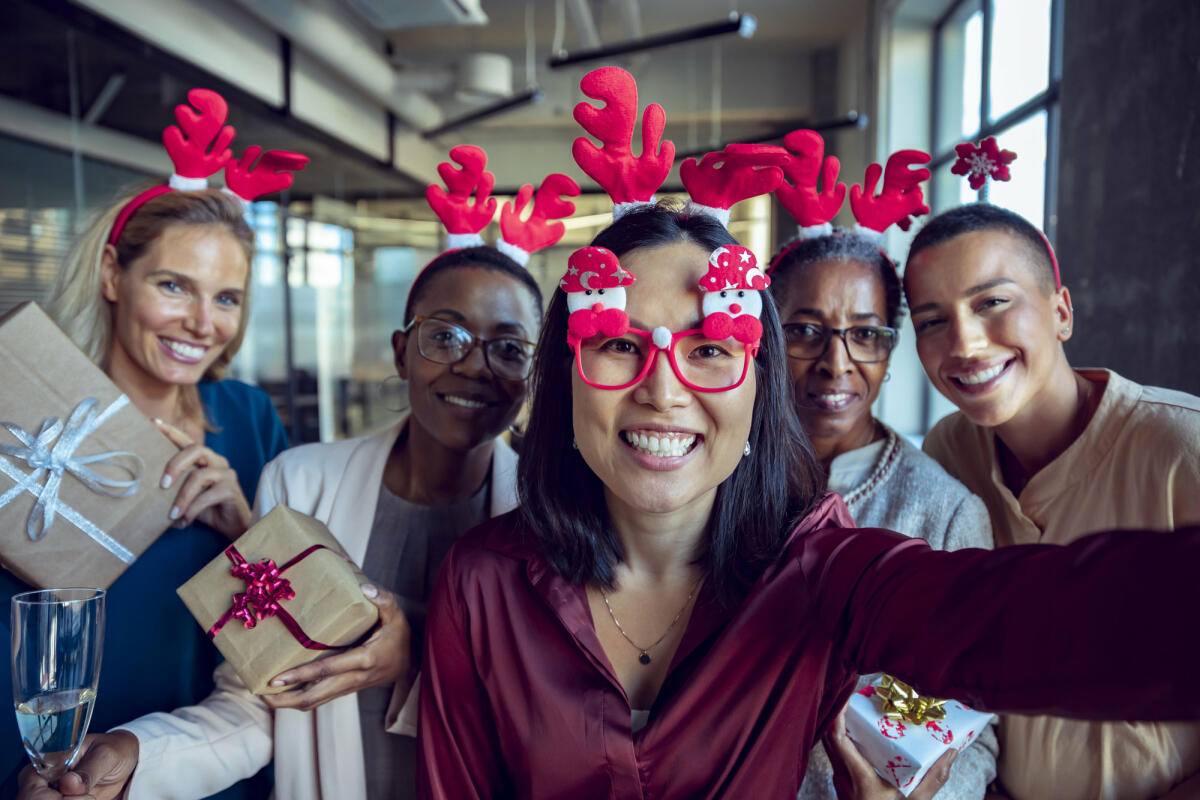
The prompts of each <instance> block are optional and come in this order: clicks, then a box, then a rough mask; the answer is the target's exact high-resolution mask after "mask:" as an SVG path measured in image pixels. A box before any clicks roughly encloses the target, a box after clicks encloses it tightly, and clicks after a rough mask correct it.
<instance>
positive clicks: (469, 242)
mask: <svg viewBox="0 0 1200 800" xmlns="http://www.w3.org/2000/svg"><path fill="white" fill-rule="evenodd" d="M482 245H483V237H482V236H480V235H479V234H478V233H447V234H446V249H447V250H461V249H463V248H464V247H480V246H482Z"/></svg>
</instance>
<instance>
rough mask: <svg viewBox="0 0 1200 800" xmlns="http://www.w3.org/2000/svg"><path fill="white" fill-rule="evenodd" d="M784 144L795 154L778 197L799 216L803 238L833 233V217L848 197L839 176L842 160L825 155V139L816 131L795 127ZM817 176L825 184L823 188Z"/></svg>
mask: <svg viewBox="0 0 1200 800" xmlns="http://www.w3.org/2000/svg"><path fill="white" fill-rule="evenodd" d="M783 146H784V147H786V148H787V149H788V150H790V151H791V153H792V158H791V160H790V161H789V162H788V163H787V164H785V165H784V167H783V174H784V175H785V176H786V180H784V181H783V182H782V183H780V184H779V188H777V189H776V190H775V197H777V198H779V202H780V203H781V204H782V205H783V207H784V208H786V209H787V210H788V213H789V214H791V215H792V218H793V219H795V220H796V224H797V225H798V226H799V228H800V236H801V237H802V238H807V237H812V236H827V235H829V234H830V233H833V224H832V221H833V218H834V217H836V216H837V213H838V211H839V210H841V208H842V203H843V202H844V201H845V199H846V184H844V183H839V182H838V179H837V177H838V170H839V169H840V167H841V164H840V162H839V161H838V159H837V157H836V156H828V157H826V156H825V140H824V139H822V138H821V134H819V133H817V132H816V131H810V130H798V131H792V132H791V133H789V134H788V135H787V136H784V137H783ZM818 179H820V181H821V185H822V186H823V187H824V188H823V189H822V190H821V191H818V190H817V180H818Z"/></svg>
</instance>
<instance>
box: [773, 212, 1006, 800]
mask: <svg viewBox="0 0 1200 800" xmlns="http://www.w3.org/2000/svg"><path fill="white" fill-rule="evenodd" d="M771 281H772V282H771V294H772V296H773V297H774V298H775V303H776V305H777V306H778V307H779V317H780V320H781V321H782V322H783V333H784V339H785V342H786V347H787V355H788V359H787V362H788V368H789V371H790V372H791V376H792V386H793V388H794V390H795V408H796V415H797V416H798V417H799V419H800V424H801V425H802V426H803V427H804V430H805V432H806V433H807V434H808V436H809V439H811V440H812V443H813V450H814V452H815V454H816V456H817V459H818V460H819V461H820V462H821V463H822V464H823V465H824V467H825V469H826V471H827V472H828V475H829V483H828V488H829V490H830V491H834V492H837V493H838V494H840V495H842V498H843V499H844V500H845V501H846V505H847V506H848V507H849V508H850V513H851V515H852V516H853V517H854V521H855V523H856V524H858V525H861V526H864V527H878V528H890V529H891V530H895V531H901V532H903V533H907V534H909V535H911V536H920V537H921V538H923V539H925V540H926V541H928V542H929V544H930V546H931V547H933V548H935V549H938V550H957V549H959V548H962V547H987V548H991V547H992V529H991V525H990V523H989V522H988V513H987V509H986V508H985V507H984V505H983V501H981V500H980V499H979V498H978V497H976V496H975V495H974V494H972V493H971V492H969V491H968V490H967V489H966V487H964V486H963V485H962V484H961V483H959V482H958V481H956V480H955V479H954V478H952V477H950V475H949V474H947V473H946V471H945V470H944V469H942V468H941V467H940V466H938V464H937V462H935V461H934V460H933V459H932V458H930V457H929V456H927V455H925V454H924V453H922V452H921V451H920V450H918V449H917V448H916V447H913V446H912V445H911V444H909V443H908V442H907V441H906V440H905V439H904V437H903V436H900V435H899V434H897V433H896V432H895V431H893V430H892V429H891V428H889V427H888V426H887V425H884V424H883V423H882V422H880V421H879V420H877V419H875V417H874V416H872V414H871V406H872V404H874V402H875V398H876V397H878V396H879V388H880V386H881V385H882V384H883V382H884V381H885V380H887V374H888V363H889V360H890V359H891V355H892V350H893V349H894V347H895V345H896V341H897V334H898V331H897V327H898V326H899V324H900V318H901V316H902V314H903V310H902V308H901V302H900V297H901V293H900V279H899V276H898V275H897V273H896V268H895V267H894V266H893V265H892V262H891V261H890V260H889V259H888V258H887V257H886V256H885V255H884V254H883V253H882V252H881V251H880V250H879V249H878V248H877V247H876V246H875V245H874V244H872V243H870V242H868V241H867V240H866V239H864V238H862V237H861V236H858V235H855V234H853V233H849V232H846V233H836V234H831V235H826V236H818V237H814V238H809V239H802V240H800V241H798V242H797V243H795V244H793V245H790V246H788V247H785V248H784V249H783V250H782V251H781V253H780V255H778V256H776V258H775V260H774V267H773V269H772V271H771ZM874 677H877V676H865V677H864V678H862V679H861V680H862V682H867V681H869V680H871V679H872V678H874ZM835 727H840V726H835ZM843 741H844V737H843ZM834 750H835V752H833V753H832V755H833V758H834V762H836V763H837V769H838V771H840V772H845V773H849V774H853V775H854V776H855V780H856V782H858V783H860V784H865V785H866V787H865V788H868V789H869V788H872V784H874V785H877V786H878V789H879V792H880V796H884V797H889V796H891V794H892V793H894V792H895V789H894V788H891V787H889V786H887V785H886V784H884V782H883V781H882V780H879V779H878V778H876V776H875V775H874V774H873V770H872V769H871V767H870V765H868V764H867V763H866V761H865V759H863V758H862V757H861V756H860V755H859V754H858V752H857V750H856V749H855V748H854V746H853V745H849V746H848V747H845V748H843V747H841V746H840V745H839V743H838V742H836V741H835V742H834ZM997 750H998V748H997V743H996V736H995V734H994V733H993V732H992V730H991V727H990V726H989V728H988V730H987V731H985V732H984V733H983V735H982V736H981V737H980V738H979V739H978V740H977V741H976V743H975V744H974V745H972V746H971V747H969V748H967V749H966V750H964V751H963V752H962V753H961V754H960V755H959V756H958V758H957V759H956V760H955V764H954V766H953V767H952V768H950V769H949V770H948V771H947V770H938V769H934V770H931V771H930V772H929V774H928V776H927V778H926V779H925V781H924V782H923V783H922V785H921V787H920V788H918V789H917V790H916V791H915V792H914V793H913V794H912V795H911V797H914V798H918V800H920V798H925V797H932V796H933V794H934V793H935V792H936V793H937V797H938V798H939V800H969V799H970V798H981V797H983V796H984V794H985V793H986V790H987V784H988V782H989V781H991V780H992V779H993V778H994V777H995V775H996V755H997ZM939 790H940V791H939ZM837 796H838V795H837V793H836V792H835V790H834V766H833V764H831V762H830V758H829V755H827V754H826V751H825V749H824V747H822V746H821V745H817V746H816V747H815V748H814V750H813V754H812V757H811V759H810V760H809V767H808V776H807V777H806V778H805V780H804V784H803V786H802V787H801V790H800V797H801V798H802V799H803V800H817V799H818V798H821V799H822V800H833V798H835V797H837ZM857 796H859V797H870V796H871V793H870V792H869V791H860V792H859V793H858V795H857Z"/></svg>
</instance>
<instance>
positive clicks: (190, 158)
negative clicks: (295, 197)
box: [108, 89, 308, 246]
mask: <svg viewBox="0 0 1200 800" xmlns="http://www.w3.org/2000/svg"><path fill="white" fill-rule="evenodd" d="M188 102H189V103H191V106H188V105H184V104H182V103H181V104H180V105H177V106H175V119H176V121H177V122H178V123H179V124H178V125H170V126H168V127H167V128H166V129H165V130H163V137H162V138H163V146H164V147H165V148H166V150H167V155H169V156H170V157H171V163H172V164H174V165H175V172H174V174H172V175H171V177H170V178H169V179H168V181H167V184H166V185H165V186H155V187H153V188H151V189H147V190H146V191H144V192H142V193H141V194H139V195H138V196H137V197H134V198H133V199H132V200H130V201H129V202H128V203H126V204H125V206H124V207H123V208H122V209H121V210H120V212H119V213H118V214H117V218H116V221H115V222H113V227H112V232H111V233H110V234H109V236H108V243H109V244H110V245H113V246H116V244H117V241H118V240H119V239H120V238H121V231H122V230H124V229H125V225H126V224H127V223H128V222H129V218H130V217H132V216H133V215H134V213H135V212H137V210H138V209H139V208H141V207H142V206H143V205H145V204H146V202H148V201H150V200H153V199H154V198H155V197H158V196H159V195H162V194H166V193H167V192H171V191H198V190H201V189H206V188H208V178H209V177H210V176H212V175H215V174H216V173H218V172H220V171H221V168H222V167H224V168H225V186H226V191H228V192H229V193H230V194H232V195H234V196H235V197H237V198H239V199H240V200H242V202H243V203H250V202H252V201H253V200H255V199H257V198H259V197H261V196H263V195H265V194H270V193H272V192H278V191H282V190H284V189H286V188H288V187H289V186H291V185H292V179H293V175H292V173H293V172H299V171H300V170H302V169H304V166H305V165H306V164H307V163H308V156H304V155H300V154H299V153H289V152H286V151H283V150H269V151H267V152H266V153H265V154H262V148H261V147H259V146H257V145H254V146H252V147H248V148H246V152H245V153H243V154H242V158H241V159H240V160H234V158H233V151H232V150H231V149H230V148H229V145H230V143H232V142H233V137H234V129H233V126H232V125H226V124H225V119H226V117H227V116H228V115H229V106H228V105H227V104H226V103H225V98H223V97H221V95H219V94H217V93H216V92H214V91H212V90H211V89H192V90H191V91H190V92H188ZM260 154H262V158H261V159H260V158H259V155H260ZM255 162H257V163H255Z"/></svg>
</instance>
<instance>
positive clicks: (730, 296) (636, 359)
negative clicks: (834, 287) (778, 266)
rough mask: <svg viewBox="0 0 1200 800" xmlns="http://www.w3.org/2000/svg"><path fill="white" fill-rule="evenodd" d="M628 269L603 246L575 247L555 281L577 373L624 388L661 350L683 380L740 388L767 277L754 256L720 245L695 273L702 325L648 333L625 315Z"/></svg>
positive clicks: (708, 388)
mask: <svg viewBox="0 0 1200 800" xmlns="http://www.w3.org/2000/svg"><path fill="white" fill-rule="evenodd" d="M635 280H636V279H635V278H634V276H633V274H632V273H630V272H629V270H627V269H625V268H624V267H622V266H621V264H620V262H619V261H618V259H617V257H616V256H615V255H614V254H613V253H612V252H611V251H609V250H606V249H604V248H603V247H585V248H583V249H581V250H576V251H575V252H574V253H573V254H572V255H571V258H570V259H569V260H568V261H567V273H566V275H564V276H563V278H562V280H561V281H560V282H559V288H561V289H562V290H563V291H564V292H565V293H566V295H567V309H568V310H569V311H570V317H568V319H567V343H568V344H569V345H570V347H571V349H572V350H573V351H574V352H575V365H576V368H577V369H578V371H579V377H580V379H581V380H582V381H583V382H584V383H586V384H587V385H588V386H591V387H593V388H596V389H627V388H629V387H630V386H633V385H634V384H636V383H638V382H639V381H641V380H642V379H643V378H645V377H646V376H647V375H649V374H650V372H651V371H652V370H653V369H654V367H655V365H656V364H657V363H658V354H659V353H660V352H662V353H665V354H666V356H667V363H669V364H670V365H671V370H672V371H673V372H674V373H675V377H677V378H678V379H679V381H680V383H682V384H683V385H684V386H687V387H688V388H690V389H693V390H695V391H698V392H724V391H728V390H730V389H735V388H737V387H738V386H741V384H742V381H744V380H745V379H746V373H747V372H748V371H749V368H750V359H751V358H753V357H754V356H755V355H757V354H758V347H759V342H760V341H761V340H762V323H761V322H760V321H759V316H760V315H761V314H762V295H761V294H760V291H762V290H763V289H766V288H767V287H768V286H769V285H770V279H769V278H767V276H766V275H764V274H763V272H762V270H760V269H759V268H758V263H757V261H756V260H755V258H754V254H753V253H751V252H750V250H749V249H747V248H745V247H741V246H739V245H728V246H725V247H719V248H717V249H716V250H714V251H713V252H712V255H711V256H710V257H709V260H708V271H707V272H706V273H705V274H704V277H702V278H701V279H700V284H699V287H698V288H699V289H700V291H701V292H703V293H704V297H703V299H702V301H701V310H702V311H703V313H704V321H703V323H702V325H701V327H700V328H693V329H690V330H685V331H678V332H675V331H670V330H668V329H667V328H665V327H661V326H660V327H658V328H655V329H654V330H653V331H646V330H641V329H639V328H633V327H631V326H630V323H629V316H628V315H627V314H626V313H625V287H627V286H631V285H633V283H634V281H635Z"/></svg>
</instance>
